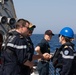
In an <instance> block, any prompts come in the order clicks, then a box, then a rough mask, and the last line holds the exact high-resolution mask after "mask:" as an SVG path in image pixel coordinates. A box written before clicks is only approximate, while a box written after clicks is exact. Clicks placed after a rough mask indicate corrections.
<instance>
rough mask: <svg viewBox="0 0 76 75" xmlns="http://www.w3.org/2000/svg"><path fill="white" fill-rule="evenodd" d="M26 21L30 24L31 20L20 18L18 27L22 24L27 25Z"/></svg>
mask: <svg viewBox="0 0 76 75" xmlns="http://www.w3.org/2000/svg"><path fill="white" fill-rule="evenodd" d="M26 23H28V24H30V22H29V21H28V20H25V19H19V20H18V21H17V23H16V29H17V28H19V27H20V26H23V27H24V26H25V25H26Z"/></svg>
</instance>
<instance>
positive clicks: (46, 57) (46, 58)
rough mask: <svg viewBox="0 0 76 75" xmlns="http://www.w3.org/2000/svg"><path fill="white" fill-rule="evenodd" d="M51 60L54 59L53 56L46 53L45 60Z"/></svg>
mask: <svg viewBox="0 0 76 75" xmlns="http://www.w3.org/2000/svg"><path fill="white" fill-rule="evenodd" d="M50 58H52V55H50V54H49V53H44V54H43V59H45V60H49V59H50Z"/></svg>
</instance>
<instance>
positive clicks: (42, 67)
mask: <svg viewBox="0 0 76 75" xmlns="http://www.w3.org/2000/svg"><path fill="white" fill-rule="evenodd" d="M52 36H54V34H53V33H52V31H51V30H46V31H45V34H44V37H43V39H42V40H41V42H40V43H38V45H37V46H36V48H35V51H36V52H37V53H38V54H39V55H42V54H44V53H46V52H47V53H49V54H50V45H49V43H48V42H49V41H50V40H51V39H52ZM49 61H50V59H48V60H45V59H39V62H38V65H37V67H38V72H39V75H49Z"/></svg>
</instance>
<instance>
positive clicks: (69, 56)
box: [59, 42, 74, 75]
mask: <svg viewBox="0 0 76 75" xmlns="http://www.w3.org/2000/svg"><path fill="white" fill-rule="evenodd" d="M73 50H74V44H73V43H70V42H68V43H67V44H66V46H64V48H63V49H62V50H61V52H60V55H59V57H60V58H59V61H60V63H62V66H61V71H60V75H72V74H70V69H71V67H72V61H73V59H74V55H73V52H74V51H73Z"/></svg>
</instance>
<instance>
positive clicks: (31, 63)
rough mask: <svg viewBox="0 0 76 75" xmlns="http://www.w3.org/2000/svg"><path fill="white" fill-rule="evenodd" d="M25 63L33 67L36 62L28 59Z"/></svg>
mask: <svg viewBox="0 0 76 75" xmlns="http://www.w3.org/2000/svg"><path fill="white" fill-rule="evenodd" d="M24 65H26V66H29V67H30V68H33V65H34V63H33V62H30V61H29V60H27V61H26V62H25V63H24Z"/></svg>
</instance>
